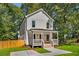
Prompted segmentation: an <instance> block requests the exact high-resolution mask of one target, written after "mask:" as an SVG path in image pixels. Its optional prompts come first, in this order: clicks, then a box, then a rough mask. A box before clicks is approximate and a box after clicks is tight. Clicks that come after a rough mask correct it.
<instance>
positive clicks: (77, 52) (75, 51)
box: [58, 45, 79, 56]
mask: <svg viewBox="0 0 79 59" xmlns="http://www.w3.org/2000/svg"><path fill="white" fill-rule="evenodd" d="M58 48H59V49H63V50H67V51H71V52H72V53H69V54H61V55H59V56H79V45H62V46H59V47H58Z"/></svg>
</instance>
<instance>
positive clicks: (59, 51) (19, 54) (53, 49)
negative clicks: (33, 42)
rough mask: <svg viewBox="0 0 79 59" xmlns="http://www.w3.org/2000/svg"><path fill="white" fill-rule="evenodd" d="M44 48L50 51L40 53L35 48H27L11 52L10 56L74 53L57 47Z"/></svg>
mask: <svg viewBox="0 0 79 59" xmlns="http://www.w3.org/2000/svg"><path fill="white" fill-rule="evenodd" d="M44 49H46V50H48V51H50V52H49V53H42V54H40V53H38V52H36V51H34V50H25V51H17V52H11V53H10V56H54V55H58V54H67V53H72V52H69V51H65V50H60V49H56V48H44Z"/></svg>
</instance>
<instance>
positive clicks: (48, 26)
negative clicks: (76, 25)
mask: <svg viewBox="0 0 79 59" xmlns="http://www.w3.org/2000/svg"><path fill="white" fill-rule="evenodd" d="M53 22H54V19H52V18H51V17H50V16H49V15H48V14H47V13H46V12H45V11H44V10H43V9H39V10H37V11H35V12H33V13H31V14H28V15H26V16H25V18H24V20H23V22H22V24H21V26H20V38H22V39H24V41H25V43H26V45H30V46H32V47H34V46H41V47H52V46H54V45H58V31H53Z"/></svg>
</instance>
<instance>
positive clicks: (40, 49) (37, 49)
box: [34, 48, 50, 53]
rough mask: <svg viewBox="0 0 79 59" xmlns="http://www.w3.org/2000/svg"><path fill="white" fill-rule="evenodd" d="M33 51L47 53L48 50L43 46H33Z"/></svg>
mask: <svg viewBox="0 0 79 59" xmlns="http://www.w3.org/2000/svg"><path fill="white" fill-rule="evenodd" d="M34 50H35V51H37V52H39V53H47V52H50V51H48V50H46V49H44V48H34Z"/></svg>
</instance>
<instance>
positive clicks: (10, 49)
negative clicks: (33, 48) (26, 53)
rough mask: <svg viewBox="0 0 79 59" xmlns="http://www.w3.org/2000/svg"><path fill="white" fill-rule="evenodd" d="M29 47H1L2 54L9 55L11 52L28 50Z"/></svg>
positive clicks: (0, 54) (0, 53)
mask: <svg viewBox="0 0 79 59" xmlns="http://www.w3.org/2000/svg"><path fill="white" fill-rule="evenodd" d="M27 49H28V48H25V47H18V48H5V49H0V56H9V55H10V52H14V51H21V50H27Z"/></svg>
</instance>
